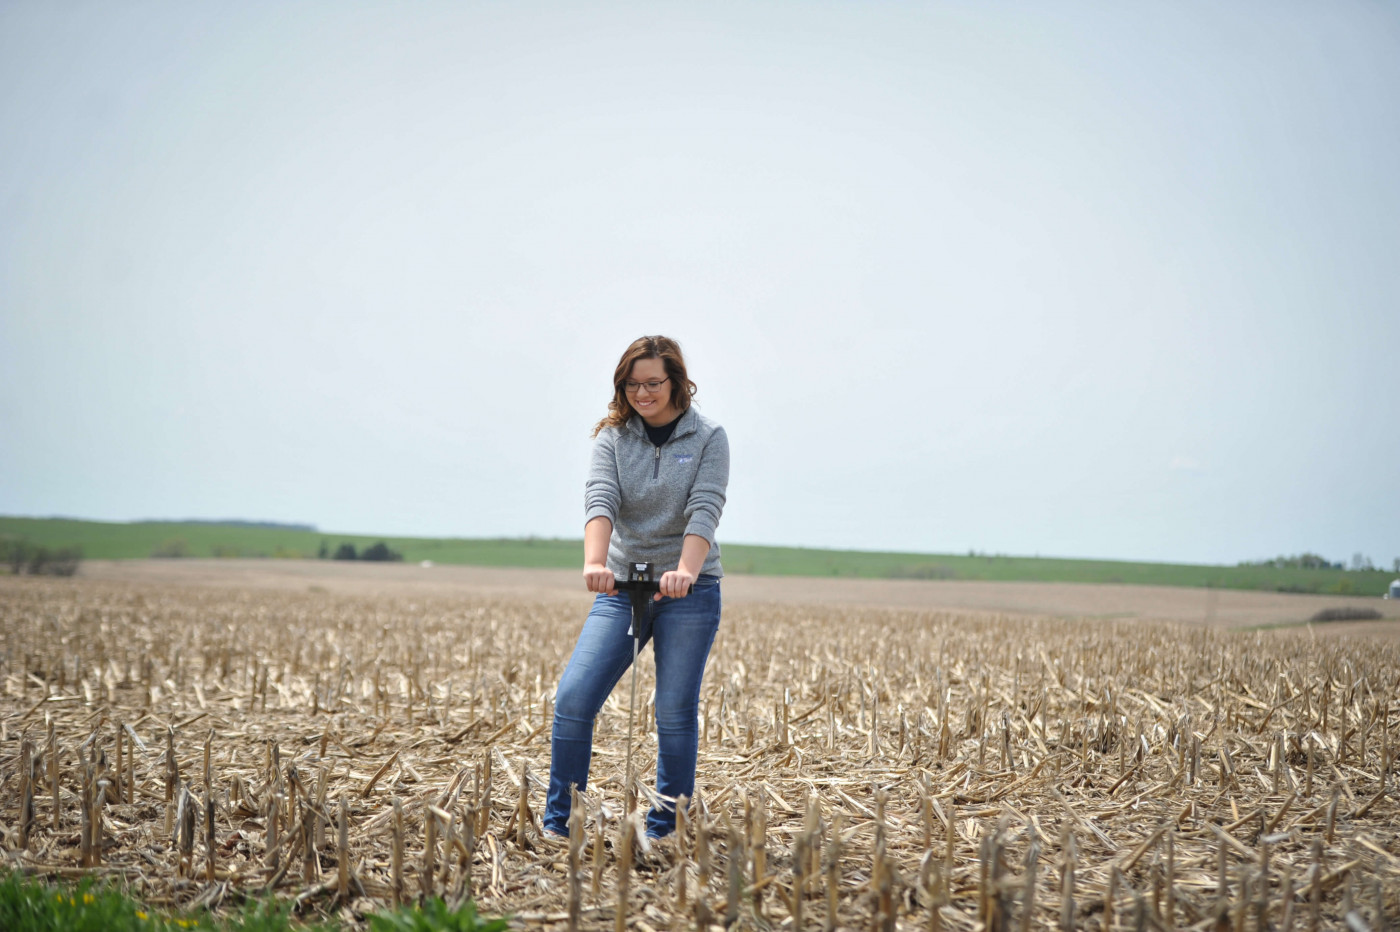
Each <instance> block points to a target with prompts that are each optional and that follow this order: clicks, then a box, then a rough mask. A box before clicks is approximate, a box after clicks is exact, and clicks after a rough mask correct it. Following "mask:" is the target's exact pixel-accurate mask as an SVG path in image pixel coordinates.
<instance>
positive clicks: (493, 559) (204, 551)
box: [0, 517, 1394, 596]
mask: <svg viewBox="0 0 1400 932" xmlns="http://www.w3.org/2000/svg"><path fill="white" fill-rule="evenodd" d="M0 538H8V539H11V540H19V539H23V540H27V541H29V542H31V543H34V544H37V545H40V546H45V547H62V546H69V545H73V544H76V545H78V546H81V547H82V549H83V555H84V556H85V557H87V558H89V559H102V560H130V559H144V558H148V557H151V556H155V555H161V554H164V555H175V554H178V555H181V556H188V557H244V558H247V557H265V558H287V559H314V558H315V557H316V555H317V553H318V552H319V550H320V548H321V545H322V543H324V544H325V545H326V547H327V548H328V549H329V550H330V552H332V553H333V552H334V551H335V549H336V548H337V547H338V546H339V545H340V544H342V543H350V544H354V545H355V547H356V549H358V550H363V549H364V548H365V547H366V546H367V545H369V544H373V543H375V542H377V541H380V540H383V541H385V542H386V543H388V545H389V546H390V547H392V548H393V549H394V550H397V551H399V552H401V553H402V554H403V555H404V559H405V560H407V561H409V562H413V563H416V562H419V561H421V560H432V561H433V562H435V563H448V564H451V563H459V564H468V565H474V566H523V567H555V568H566V569H570V568H573V567H576V566H578V565H579V564H580V562H581V561H582V559H583V542H582V541H581V540H555V539H548V540H546V539H536V538H509V539H480V538H473V539H468V538H452V537H446V538H434V537H378V536H374V535H365V534H338V533H333V532H322V531H307V530H297V529H292V528H286V527H262V526H255V525H246V524H201V523H186V522H178V521H141V522H133V523H128V524H114V523H108V522H101V521H77V520H70V519H65V518H9V517H0ZM724 567H725V571H726V572H729V573H756V574H763V575H773V576H848V577H849V576H855V577H867V578H874V579H981V580H1001V581H1017V580H1019V581H1034V582H1083V583H1137V584H1141V585H1155V586H1202V587H1204V586H1212V587H1215V588H1223V589H1263V590H1274V591H1280V592H1315V593H1329V594H1338V595H1374V596H1379V595H1380V594H1381V593H1383V592H1384V591H1385V589H1386V586H1387V584H1388V583H1389V582H1390V579H1391V577H1392V576H1393V575H1394V574H1392V573H1389V572H1383V571H1379V570H1373V571H1368V572H1351V571H1346V570H1333V569H1327V570H1321V569H1282V568H1277V567H1264V566H1207V565H1199V564H1185V563H1130V562H1124V561H1117V560H1065V559H1057V558H1053V557H1003V556H984V555H976V554H971V555H964V554H921V553H885V552H877V551H867V550H818V549H813V548H806V547H760V546H754V545H750V544H730V543H724Z"/></svg>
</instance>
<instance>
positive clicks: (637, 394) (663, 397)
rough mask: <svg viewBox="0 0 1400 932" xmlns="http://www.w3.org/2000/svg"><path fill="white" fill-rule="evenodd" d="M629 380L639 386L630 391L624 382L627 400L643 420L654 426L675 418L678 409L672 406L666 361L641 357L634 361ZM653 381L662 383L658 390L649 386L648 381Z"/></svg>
mask: <svg viewBox="0 0 1400 932" xmlns="http://www.w3.org/2000/svg"><path fill="white" fill-rule="evenodd" d="M627 381H628V382H631V383H634V384H636V386H637V389H636V391H630V390H628V388H627V386H626V384H625V383H624V385H623V390H624V391H626V393H627V401H628V402H629V403H630V404H631V405H632V407H633V408H634V409H635V410H636V412H637V413H638V414H640V415H641V416H642V420H644V421H646V422H647V423H648V424H650V425H652V426H653V427H660V426H661V425H662V424H669V423H671V421H673V420H675V417H676V410H675V408H673V407H672V406H671V391H672V386H671V382H670V379H669V378H667V376H666V364H665V363H663V362H662V361H661V360H659V359H639V360H637V361H636V362H634V363H632V371H631V372H630V373H628V375H627ZM653 382H660V383H661V384H660V385H659V386H657V388H656V391H650V390H649V389H648V388H647V383H653Z"/></svg>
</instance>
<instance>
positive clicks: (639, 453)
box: [583, 405, 729, 579]
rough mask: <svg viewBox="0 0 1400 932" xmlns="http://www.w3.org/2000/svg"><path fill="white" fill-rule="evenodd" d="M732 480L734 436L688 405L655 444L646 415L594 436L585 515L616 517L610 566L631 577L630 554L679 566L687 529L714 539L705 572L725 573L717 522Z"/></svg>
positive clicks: (659, 567)
mask: <svg viewBox="0 0 1400 932" xmlns="http://www.w3.org/2000/svg"><path fill="white" fill-rule="evenodd" d="M728 486H729V438H728V437H727V436H726V435H725V433H724V428H723V427H720V426H719V425H718V424H716V423H715V422H714V421H712V420H710V419H709V418H707V417H705V416H703V415H701V414H700V412H698V411H696V410H695V406H694V405H691V406H690V407H689V408H687V409H686V411H685V413H684V414H682V415H681V418H680V422H679V423H678V424H676V429H675V431H674V432H672V434H671V438H670V439H669V440H667V441H666V442H665V443H664V444H662V445H661V446H659V447H658V446H655V445H653V444H652V442H651V440H649V439H648V438H647V433H646V426H645V423H644V422H643V421H642V418H641V415H637V414H634V415H632V418H631V419H630V420H629V421H628V422H627V423H626V424H624V425H623V426H622V427H620V428H618V427H605V428H603V429H602V430H600V431H599V432H598V436H597V437H596V438H594V441H593V459H592V462H591V464H590V466H589V469H588V482H587V484H586V485H585V488H584V495H583V503H584V511H585V514H586V517H585V518H584V523H587V522H589V521H591V520H593V519H594V518H596V517H598V516H600V515H601V516H602V517H605V518H608V519H609V520H611V521H612V526H613V530H612V539H611V540H610V541H608V569H610V570H612V571H613V573H615V574H616V575H617V576H618V577H619V578H621V579H626V578H627V564H628V563H629V562H633V563H640V562H647V563H652V564H654V565H655V571H656V572H657V573H658V574H659V573H664V572H667V571H669V570H673V569H675V568H676V567H677V566H678V565H679V564H680V560H681V544H682V542H683V541H684V540H685V536H686V535H687V534H695V535H697V536H699V537H703V538H705V540H707V541H709V542H710V552H709V554H708V555H707V556H706V557H705V564H704V566H702V567H701V568H700V572H701V573H705V574H708V575H711V576H723V575H724V569H723V568H722V567H721V566H720V562H719V544H718V543H716V542H715V528H716V527H718V526H719V516H720V513H721V512H723V511H724V496H725V490H726V488H727V487H728Z"/></svg>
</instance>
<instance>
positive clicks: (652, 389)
mask: <svg viewBox="0 0 1400 932" xmlns="http://www.w3.org/2000/svg"><path fill="white" fill-rule="evenodd" d="M669 381H671V377H670V376H669V375H668V376H667V377H666V378H664V379H657V380H655V381H653V382H633V381H632V380H631V379H628V380H627V381H626V382H623V383H622V388H623V390H624V391H626V392H627V394H629V395H635V394H637V392H638V391H640V390H641V389H642V388H645V389H646V390H647V391H648V392H649V393H651V394H653V395H654V394H656V393H657V392H659V391H661V386H662V385H663V384H665V383H666V382H669Z"/></svg>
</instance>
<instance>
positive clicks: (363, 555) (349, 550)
mask: <svg viewBox="0 0 1400 932" xmlns="http://www.w3.org/2000/svg"><path fill="white" fill-rule="evenodd" d="M316 555H317V556H318V557H320V558H321V559H322V560H326V559H330V560H368V561H370V562H371V563H400V562H402V561H403V554H401V553H399V552H398V551H397V550H394V549H392V548H391V547H390V546H389V545H388V544H386V543H385V542H384V541H382V540H381V541H379V542H377V543H373V544H370V545H369V546H368V547H366V548H365V549H364V550H356V549H355V545H354V544H349V543H345V544H341V545H340V546H339V547H336V548H335V550H334V551H332V550H331V545H330V543H329V542H328V541H324V540H323V541H321V549H320V550H319V551H317V554H316Z"/></svg>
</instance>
